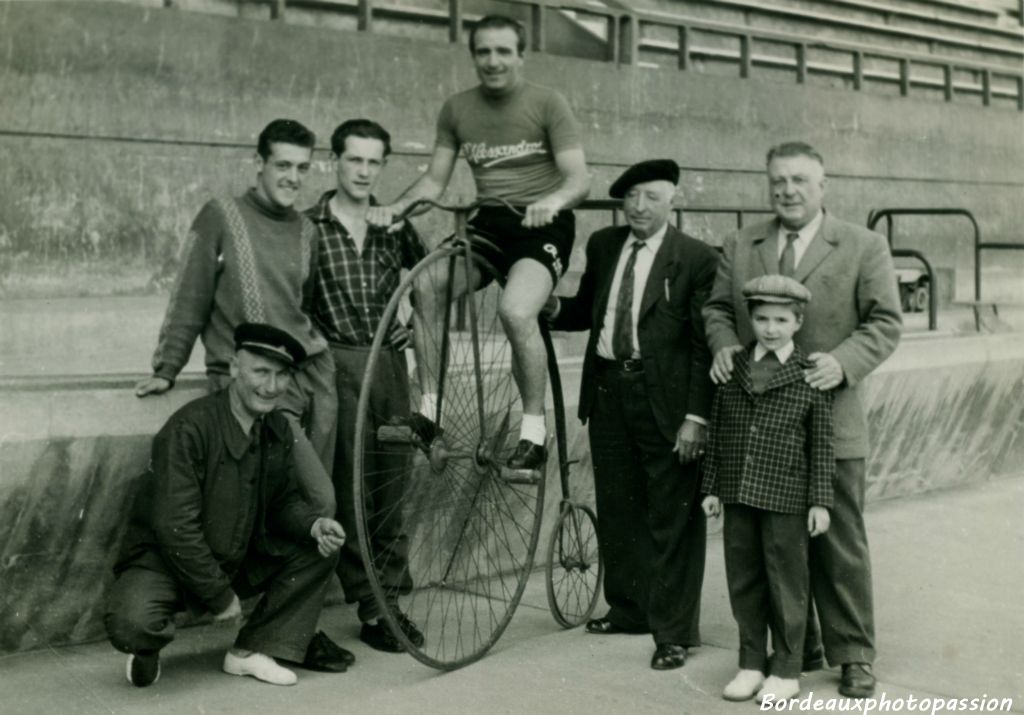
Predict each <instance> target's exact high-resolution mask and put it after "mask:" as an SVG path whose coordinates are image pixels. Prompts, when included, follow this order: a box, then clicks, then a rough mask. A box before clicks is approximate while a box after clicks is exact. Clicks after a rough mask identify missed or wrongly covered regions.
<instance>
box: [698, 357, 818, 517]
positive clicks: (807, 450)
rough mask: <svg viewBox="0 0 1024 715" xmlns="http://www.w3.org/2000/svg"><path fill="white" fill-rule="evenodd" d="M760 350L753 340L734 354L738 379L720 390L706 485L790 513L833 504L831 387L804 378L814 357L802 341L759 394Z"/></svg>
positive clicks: (731, 498) (726, 499) (727, 499)
mask: <svg viewBox="0 0 1024 715" xmlns="http://www.w3.org/2000/svg"><path fill="white" fill-rule="evenodd" d="M753 354H754V346H753V345H751V346H749V347H748V348H747V349H746V350H744V351H743V352H741V353H738V354H737V355H736V356H735V362H734V369H733V378H732V380H730V381H729V382H728V383H727V384H725V385H722V386H721V387H719V388H718V392H717V394H716V395H715V401H714V405H713V407H712V410H711V431H710V433H709V435H708V451H707V454H705V455H704V478H703V483H702V487H701V491H703V492H704V493H706V494H713V495H716V496H718V497H719V498H720V499H721V501H722V503H723V504H736V503H740V504H746V505H747V506H752V507H756V508H758V509H765V510H767V511H774V512H782V513H790V514H797V513H805V512H806V511H807V510H808V509H809V508H810V507H812V506H823V507H831V506H832V482H833V480H834V479H835V474H836V461H835V453H834V452H833V446H832V394H831V393H830V392H822V391H820V390H816V389H814V388H813V387H811V386H810V385H808V384H807V383H806V382H804V370H805V369H808V368H810V367H813V363H811V362H810V361H808V360H807V358H806V357H805V356H804V354H803V353H802V352H801V351H800V348H798V347H796V346H794V349H793V353H792V354H791V355H790V356H789V359H788V360H787V361H786V363H785V364H784V365H783V366H782V367H781V368H780V369H779V371H778V372H777V373H775V375H774V376H773V377H772V379H771V381H770V382H769V383H768V385H767V387H766V389H765V391H764V392H763V393H761V394H755V393H754V386H753V382H752V381H751V377H750V362H751V361H752V360H753V359H754V358H753Z"/></svg>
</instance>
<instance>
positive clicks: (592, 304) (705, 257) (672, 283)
mask: <svg viewBox="0 0 1024 715" xmlns="http://www.w3.org/2000/svg"><path fill="white" fill-rule="evenodd" d="M628 237H629V227H628V226H613V227H609V228H605V229H601V230H600V231H597V232H596V233H594V234H593V235H592V236H591V237H590V240H589V242H588V243H587V267H586V269H585V271H584V273H583V277H582V278H581V279H580V286H579V290H578V291H577V293H576V295H575V296H574V297H572V298H562V299H561V305H560V309H559V313H558V316H557V317H556V318H555V320H554V321H553V322H552V327H553V328H554V329H556V330H590V340H589V341H588V342H587V351H586V355H585V357H584V360H583V380H582V385H581V388H580V409H579V416H580V419H581V420H583V421H584V422H586V421H587V418H588V417H589V416H590V411H591V408H592V407H593V404H594V391H595V390H596V382H595V377H594V362H595V357H596V355H597V342H598V338H599V337H600V333H601V327H602V323H603V322H604V314H605V310H606V308H607V307H608V300H609V298H610V296H609V293H610V292H611V284H612V278H613V277H614V275H615V266H616V264H617V263H618V260H619V254H620V253H621V251H622V247H623V245H624V244H625V242H626V239H627V238H628ZM717 261H718V259H717V255H716V254H715V251H714V250H713V249H712V248H710V247H709V246H707V245H706V244H704V243H703V242H701V241H699V240H697V239H695V238H692V237H690V236H686V235H685V234H683V233H681V232H679V231H678V230H676V229H675V228H674V227H672V226H669V228H668V231H666V233H665V239H664V241H662V244H661V247H660V248H659V249H658V253H657V254H656V255H655V257H654V263H653V265H652V266H651V273H650V275H649V277H648V279H647V284H646V286H645V288H644V294H643V299H642V302H641V304H640V317H639V320H638V321H637V336H638V339H639V341H640V355H641V357H642V359H643V363H644V376H645V378H646V381H647V390H648V394H649V395H650V399H651V407H652V409H653V411H654V416H655V419H656V420H657V422H658V427H659V428H660V429H661V431H662V433H663V434H664V436H665V438H666V439H668V440H670V441H672V442H675V438H676V432H678V431H679V426H680V425H681V424H682V423H683V419H684V418H685V417H686V415H687V414H694V415H697V416H699V417H705V418H707V417H709V416H710V413H711V398H712V394H713V388H712V384H711V378H710V376H709V370H710V369H711V352H710V351H709V350H708V345H707V341H706V340H705V337H704V321H703V318H702V317H701V308H702V307H703V305H704V301H705V300H706V299H707V297H708V294H709V293H710V292H711V285H712V283H713V281H714V277H715V267H716V265H717ZM666 286H667V287H668V296H667V297H666Z"/></svg>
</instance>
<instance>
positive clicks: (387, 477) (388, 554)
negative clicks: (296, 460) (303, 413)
mask: <svg viewBox="0 0 1024 715" xmlns="http://www.w3.org/2000/svg"><path fill="white" fill-rule="evenodd" d="M331 351H332V352H333V353H334V364H335V371H336V372H335V374H336V376H337V377H336V384H337V391H338V402H339V404H340V405H341V409H340V411H339V413H338V436H337V449H336V451H335V455H334V490H335V495H336V497H337V501H338V521H340V522H341V525H342V527H344V529H345V534H346V539H345V544H344V545H343V546H342V547H341V557H340V558H339V559H338V579H339V580H340V581H341V587H342V589H344V591H345V600H346V601H347V602H348V603H356V602H358V603H359V620H361V621H362V622H364V623H367V622H370V621H373V620H375V619H377V618H379V617H380V616H381V613H380V607H379V606H378V604H377V602H376V601H375V600H374V598H373V591H372V590H371V589H370V581H369V578H368V577H367V574H366V569H365V567H364V565H363V559H362V556H361V555H360V551H359V534H358V532H357V531H356V519H357V518H358V515H357V513H356V508H355V501H354V498H353V489H352V486H353V484H352V480H353V469H352V466H353V460H354V459H355V451H356V445H355V435H356V417H357V415H356V405H357V404H358V402H359V390H360V389H361V387H362V384H363V379H364V372H365V370H366V361H367V358H368V357H369V356H370V351H369V349H368V348H349V347H343V346H339V345H335V344H332V346H331ZM408 370H409V369H408V366H407V363H406V360H405V353H404V352H401V351H393V350H384V351H383V352H381V360H380V361H379V362H378V363H377V374H376V375H374V376H373V378H372V383H371V390H370V404H369V416H370V418H371V423H370V424H368V425H367V429H366V432H365V434H364V437H365V440H364V444H363V497H364V508H365V512H366V514H367V515H368V519H367V521H368V523H367V527H368V529H367V530H368V533H369V535H370V549H371V553H372V554H373V555H374V563H375V564H377V565H378V566H379V571H378V573H377V577H378V579H379V580H380V582H381V585H382V586H384V589H385V590H386V591H388V592H389V593H391V594H393V595H394V596H395V597H396V598H397V596H398V594H399V593H408V592H409V591H410V590H411V589H412V580H411V579H410V577H409V569H408V564H409V559H408V557H409V540H408V537H407V536H406V535H405V533H404V531H403V527H402V514H401V512H400V507H401V503H402V501H401V499H402V495H403V494H404V492H405V483H406V480H407V477H408V474H409V469H410V466H411V460H412V452H411V451H410V448H409V447H408V446H407V445H400V444H377V443H376V440H375V438H374V435H376V433H377V428H378V427H379V426H381V425H384V424H387V423H388V421H389V420H390V419H391V418H393V417H407V416H408V415H409V413H410V403H409V372H408Z"/></svg>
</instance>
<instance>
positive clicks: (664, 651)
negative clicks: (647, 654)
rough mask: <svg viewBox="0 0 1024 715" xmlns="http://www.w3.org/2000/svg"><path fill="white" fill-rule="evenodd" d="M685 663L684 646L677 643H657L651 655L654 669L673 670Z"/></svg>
mask: <svg viewBox="0 0 1024 715" xmlns="http://www.w3.org/2000/svg"><path fill="white" fill-rule="evenodd" d="M684 665H686V646H682V645H679V644H678V643H659V644H658V647H657V648H656V649H655V650H654V655H653V656H652V657H651V667H652V668H654V669H655V670H675V669H676V668H682V667H683V666H684Z"/></svg>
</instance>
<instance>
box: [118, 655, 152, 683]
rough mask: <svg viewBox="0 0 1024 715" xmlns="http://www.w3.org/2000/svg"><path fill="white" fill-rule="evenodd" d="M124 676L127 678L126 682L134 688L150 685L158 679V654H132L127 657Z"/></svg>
mask: <svg viewBox="0 0 1024 715" xmlns="http://www.w3.org/2000/svg"><path fill="white" fill-rule="evenodd" d="M125 674H126V675H127V676H128V682H129V683H131V684H132V685H134V686H135V687H136V688H144V687H146V686H147V685H152V684H153V683H155V682H156V681H157V680H159V679H160V653H159V652H157V653H150V654H148V655H139V654H137V653H133V654H132V655H130V656H128V666H127V668H126V673H125Z"/></svg>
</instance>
